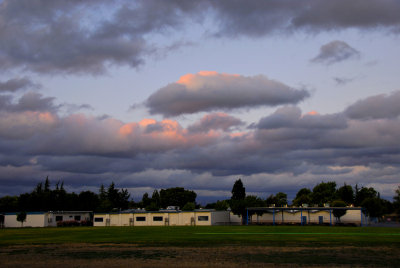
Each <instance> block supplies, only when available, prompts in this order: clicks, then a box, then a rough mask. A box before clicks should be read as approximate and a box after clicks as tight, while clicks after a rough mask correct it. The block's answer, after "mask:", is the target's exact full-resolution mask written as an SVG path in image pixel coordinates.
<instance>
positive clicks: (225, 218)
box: [93, 209, 230, 226]
mask: <svg viewBox="0 0 400 268" xmlns="http://www.w3.org/2000/svg"><path fill="white" fill-rule="evenodd" d="M229 222H230V217H229V212H228V211H214V210H205V209H201V210H195V211H168V210H163V211H153V212H147V211H142V210H134V211H122V212H117V213H95V214H94V220H93V226H187V225H195V226H201V225H226V224H229Z"/></svg>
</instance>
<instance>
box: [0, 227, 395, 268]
mask: <svg viewBox="0 0 400 268" xmlns="http://www.w3.org/2000/svg"><path fill="white" fill-rule="evenodd" d="M399 256H400V228H372V227H362V228H360V227H319V226H304V227H301V226H209V227H189V226H188V227H105V228H103V227H96V228H94V227H76V228H24V229H1V230H0V262H1V263H4V264H7V265H9V266H10V267H18V266H20V267H22V266H24V265H27V264H29V265H30V267H35V265H37V267H40V266H42V265H45V263H44V262H45V261H46V260H49V259H51V260H52V262H54V263H55V264H57V263H58V264H57V265H62V264H65V265H68V266H70V267H74V266H75V267H79V266H81V267H83V266H91V265H93V267H94V266H96V267H106V266H107V267H116V266H126V267H128V266H130V265H131V264H132V263H135V264H136V265H137V266H138V267H161V266H163V265H165V263H166V262H168V263H170V264H172V265H174V266H178V267H179V266H191V267H239V266H240V267H243V266H252V267H265V266H320V267H323V266H353V267H354V266H360V267H378V266H381V267H400V257H399ZM32 265H33V266H32Z"/></svg>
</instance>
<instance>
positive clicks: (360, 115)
mask: <svg viewBox="0 0 400 268" xmlns="http://www.w3.org/2000/svg"><path fill="white" fill-rule="evenodd" d="M399 103H400V91H395V92H393V93H391V94H389V95H385V94H381V95H377V96H372V97H369V98H366V99H363V100H360V101H358V102H356V103H354V104H353V105H350V106H349V107H348V108H347V109H346V111H345V113H346V115H347V116H349V117H350V118H354V119H380V118H397V117H398V116H399V115H400V105H399Z"/></svg>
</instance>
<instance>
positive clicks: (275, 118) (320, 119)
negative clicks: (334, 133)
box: [256, 106, 347, 130]
mask: <svg viewBox="0 0 400 268" xmlns="http://www.w3.org/2000/svg"><path fill="white" fill-rule="evenodd" d="M256 127H257V128H259V129H278V128H306V129H314V130H315V129H320V130H321V129H343V128H346V127H347V122H346V118H345V117H344V116H343V115H341V114H330V115H319V114H317V113H311V114H305V115H302V114H301V110H300V109H299V108H298V107H293V106H292V107H283V108H279V109H277V110H276V112H275V113H273V114H272V115H270V116H267V117H264V118H262V119H260V121H259V123H258V124H257V125H256Z"/></svg>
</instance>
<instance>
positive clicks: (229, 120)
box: [188, 113, 244, 132]
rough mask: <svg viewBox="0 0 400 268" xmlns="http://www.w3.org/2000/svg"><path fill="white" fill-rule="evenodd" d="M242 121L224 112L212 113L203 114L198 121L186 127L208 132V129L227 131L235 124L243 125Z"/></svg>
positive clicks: (193, 130) (190, 129)
mask: <svg viewBox="0 0 400 268" xmlns="http://www.w3.org/2000/svg"><path fill="white" fill-rule="evenodd" d="M243 124H244V122H243V121H242V120H240V119H238V118H235V117H233V116H230V115H228V114H225V113H214V114H208V115H205V116H204V117H203V118H202V119H201V120H200V121H199V122H197V123H195V124H193V125H191V126H189V127H188V130H189V131H190V132H208V131H210V130H219V129H221V130H224V131H228V130H229V129H230V128H232V127H235V126H240V125H243Z"/></svg>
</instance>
